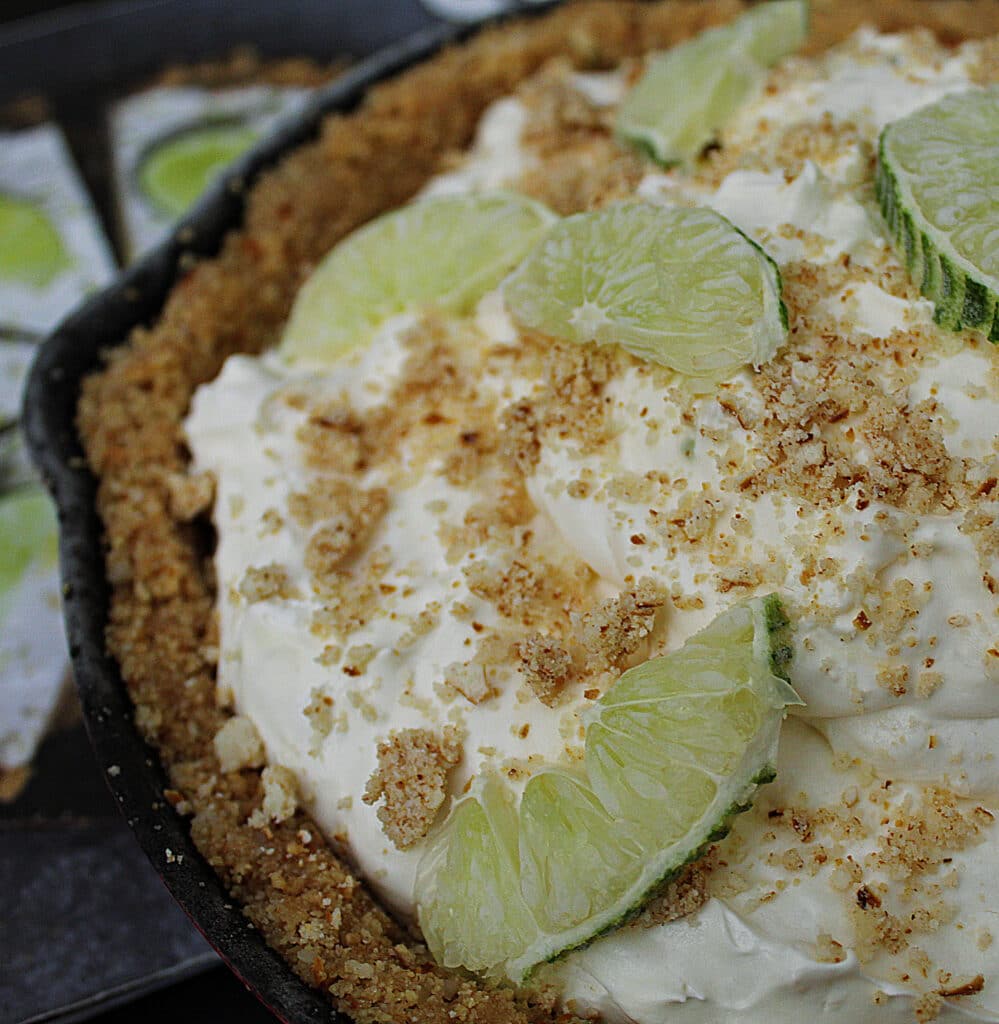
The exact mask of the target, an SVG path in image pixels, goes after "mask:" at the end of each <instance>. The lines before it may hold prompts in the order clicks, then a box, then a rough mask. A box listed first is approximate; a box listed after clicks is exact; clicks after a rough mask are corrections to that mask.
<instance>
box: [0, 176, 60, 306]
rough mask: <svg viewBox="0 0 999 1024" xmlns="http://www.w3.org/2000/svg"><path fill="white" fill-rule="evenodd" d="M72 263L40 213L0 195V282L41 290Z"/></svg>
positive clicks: (55, 231)
mask: <svg viewBox="0 0 999 1024" xmlns="http://www.w3.org/2000/svg"><path fill="white" fill-rule="evenodd" d="M71 265H72V261H71V260H70V258H69V255H68V254H67V252H66V248H65V246H64V245H63V242H62V238H61V237H60V236H59V232H58V231H57V230H56V228H55V225H54V224H53V223H52V221H51V220H50V219H49V217H48V215H47V214H46V213H45V211H44V210H41V209H39V207H38V206H36V205H35V204H34V203H31V202H28V201H27V200H24V199H15V198H14V197H13V196H5V195H0V278H3V279H5V280H9V281H20V282H22V283H24V284H28V285H31V286H32V287H35V288H44V287H45V285H47V284H49V283H50V282H51V281H52V280H54V279H55V278H56V277H57V276H58V275H59V274H60V273H61V272H62V271H64V270H67V269H68V268H69V267H70V266H71Z"/></svg>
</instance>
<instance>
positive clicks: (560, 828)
mask: <svg viewBox="0 0 999 1024" xmlns="http://www.w3.org/2000/svg"><path fill="white" fill-rule="evenodd" d="M787 628H788V621H787V619H786V617H785V615H784V612H783V609H782V607H781V604H780V601H779V600H778V598H777V597H776V596H774V595H771V596H769V597H764V598H755V599H752V600H749V601H746V602H743V603H741V604H738V605H736V606H734V607H733V608H731V609H729V610H728V611H726V612H724V613H722V614H721V615H719V616H718V617H717V618H716V619H715V621H714V622H713V623H711V624H710V625H709V626H708V627H707V628H705V629H704V630H702V631H701V632H700V633H698V634H696V635H695V636H693V637H691V638H690V639H689V640H688V641H687V643H686V644H685V645H684V646H683V647H682V648H680V649H679V650H677V651H674V652H672V653H671V654H667V655H665V656H663V657H660V658H655V659H652V660H650V661H647V662H645V663H644V664H642V665H639V666H637V667H636V668H633V669H630V670H629V671H628V672H625V673H624V675H622V676H621V678H620V679H619V680H618V682H617V683H616V684H615V685H614V686H613V687H611V689H610V690H608V692H607V693H606V694H604V696H603V697H602V698H601V699H600V700H599V701H598V702H597V703H596V705H595V706H594V707H593V708H592V709H591V711H590V713H589V714H588V716H587V719H586V739H585V754H584V761H583V765H582V766H581V767H577V768H572V767H565V768H556V767H552V768H549V769H545V770H542V771H540V772H539V773H537V774H536V775H534V776H533V777H532V778H531V779H530V780H529V782H528V783H527V786H526V788H525V790H524V792H523V795H522V797H521V799H520V802H519V806H518V804H517V801H516V799H515V797H514V794H513V792H512V791H511V790H510V788H509V787H508V786H507V784H506V782H505V781H504V780H503V779H502V778H501V777H498V776H489V777H487V778H483V779H479V780H477V781H476V783H474V784H473V788H472V791H471V793H470V795H469V796H467V797H465V798H463V799H462V800H460V801H458V802H457V803H456V804H455V805H454V807H453V808H452V810H451V813H450V814H449V816H448V817H447V819H446V820H445V821H444V823H443V824H442V825H441V826H439V827H438V828H437V829H436V831H435V832H434V833H433V834H432V835H431V836H430V837H429V839H428V845H427V849H426V852H425V853H424V856H423V858H422V860H421V863H420V866H419V870H418V874H417V883H416V899H417V906H418V914H419V921H420V926H421V928H422V929H423V933H424V936H425V937H426V940H427V943H428V945H429V946H430V949H431V951H432V952H433V954H434V956H435V958H436V959H437V960H438V962H440V963H442V964H444V965H445V966H447V967H459V966H460V967H466V968H468V969H469V970H473V971H480V972H484V973H486V974H490V975H503V976H506V977H508V978H510V979H511V980H513V981H515V982H520V981H522V980H523V979H524V978H525V976H526V975H527V974H528V973H530V971H531V970H532V969H533V968H534V967H536V966H537V965H538V964H539V963H542V962H544V961H547V960H551V959H553V958H555V957H557V956H559V955H560V954H562V953H564V952H567V951H568V950H571V949H573V948H576V947H578V946H581V945H584V944H586V943H587V942H590V941H591V940H592V939H594V938H596V937H597V936H598V935H600V934H601V933H602V932H605V931H607V930H609V929H611V928H614V927H616V926H617V925H619V924H620V923H622V922H623V921H625V920H627V919H628V918H629V917H630V916H632V915H633V914H634V913H636V912H637V911H638V910H640V909H641V907H642V906H643V905H644V903H645V902H646V901H647V900H648V899H649V898H650V896H652V895H653V894H654V893H655V892H656V891H657V890H658V888H659V887H660V886H661V885H663V884H664V883H665V882H668V881H669V880H670V879H671V878H673V877H675V876H676V874H677V873H678V872H679V871H680V870H681V869H682V868H683V867H684V866H685V865H686V864H687V863H689V862H690V861H691V860H693V859H695V858H696V857H698V856H699V855H700V854H701V853H702V852H703V851H704V850H705V848H706V847H707V846H708V845H709V844H710V843H712V842H714V841H716V840H718V839H720V838H721V837H722V836H724V835H725V833H726V832H727V830H728V827H729V822H730V820H731V818H732V817H733V815H735V814H737V813H738V812H740V811H743V810H745V809H747V808H748V806H749V805H750V803H751V801H752V799H753V795H754V794H755V792H756V790H757V788H758V786H760V785H761V784H763V783H765V782H768V781H770V780H771V779H772V778H773V777H774V774H775V765H776V755H777V740H778V737H779V733H780V725H781V722H782V721H783V719H784V716H785V713H786V709H787V707H788V706H790V705H793V704H800V700H799V699H798V697H797V695H796V694H795V692H794V690H793V689H792V688H791V686H790V684H789V683H788V681H787V675H786V670H787V665H788V662H789V661H790V657H791V648H790V646H789V641H788V633H787Z"/></svg>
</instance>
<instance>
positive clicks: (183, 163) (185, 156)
mask: <svg viewBox="0 0 999 1024" xmlns="http://www.w3.org/2000/svg"><path fill="white" fill-rule="evenodd" d="M258 138H259V133H258V132H256V131H255V130H254V129H253V128H249V127H247V126H246V125H238V124H237V125H233V124H228V125H205V126H204V127H199V128H190V129H188V130H187V131H185V132H182V133H181V134H178V135H174V136H172V137H171V138H169V139H166V140H165V141H163V142H160V143H159V144H157V145H156V146H155V147H153V149H152V150H151V151H150V152H149V153H148V155H147V156H146V157H145V159H144V160H143V161H142V165H141V167H140V168H139V184H140V185H141V187H142V190H143V191H144V192H145V193H146V195H147V196H148V197H149V198H150V199H151V200H152V201H153V203H155V204H156V206H158V207H159V208H160V210H162V212H163V213H165V214H166V215H167V216H169V217H180V216H181V215H182V214H184V213H186V212H187V211H188V210H189V209H190V208H191V206H192V205H193V204H194V202H195V201H196V200H197V199H198V197H199V196H200V195H201V194H202V192H204V191H205V189H206V188H207V187H208V186H209V185H210V184H211V183H212V181H213V180H214V179H215V177H216V176H217V175H218V174H219V172H220V171H222V170H224V169H225V168H226V167H228V166H229V164H231V163H232V162H233V160H235V159H236V158H237V157H238V156H241V155H242V154H243V153H245V152H246V150H248V149H249V148H250V147H251V146H252V145H253V144H254V143H255V142H256V141H257V139H258Z"/></svg>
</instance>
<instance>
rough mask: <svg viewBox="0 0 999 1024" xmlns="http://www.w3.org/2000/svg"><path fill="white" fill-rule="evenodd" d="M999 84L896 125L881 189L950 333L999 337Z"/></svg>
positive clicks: (949, 99)
mask: <svg viewBox="0 0 999 1024" xmlns="http://www.w3.org/2000/svg"><path fill="white" fill-rule="evenodd" d="M997 136H999V86H992V87H991V88H988V89H973V90H969V91H967V92H962V93H952V94H949V95H947V96H945V97H944V98H943V99H941V100H938V101H937V102H936V103H932V104H929V105H928V106H925V107H922V108H921V109H919V110H917V111H915V112H914V113H912V114H910V115H908V116H907V117H903V118H900V119H899V120H898V121H893V122H891V123H890V124H888V125H887V126H886V127H885V128H884V129H883V131H882V132H881V138H880V140H879V144H878V169H877V175H876V178H875V189H876V192H877V197H878V201H879V203H880V205H881V212H882V213H883V215H884V218H885V220H886V222H887V224H888V228H889V230H890V232H891V235H892V238H893V239H894V242H895V247H896V249H897V250H898V252H899V255H900V256H901V258H902V260H903V261H904V263H905V265H906V268H907V270H908V272H909V275H910V277H911V278H912V280H913V282H914V283H915V284H916V285H917V286H918V287H919V289H920V291H921V292H922V294H923V295H925V296H926V297H927V298H929V299H931V300H932V302H933V304H934V319H935V320H936V322H937V323H938V324H940V325H941V326H942V327H946V328H948V329H950V330H955V331H957V330H961V329H963V328H969V327H970V328H975V329H977V330H980V331H982V332H983V333H984V334H985V335H986V336H987V337H988V339H989V340H990V341H992V342H999V255H997V252H999V249H997V246H996V241H995V240H996V235H997V232H999V198H997V197H999V166H997V160H996V138H997Z"/></svg>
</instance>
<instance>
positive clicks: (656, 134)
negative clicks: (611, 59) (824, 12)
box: [617, 0, 808, 165]
mask: <svg viewBox="0 0 999 1024" xmlns="http://www.w3.org/2000/svg"><path fill="white" fill-rule="evenodd" d="M807 32H808V4H807V2H806V0H777V2H775V3H764V4H760V5H759V6H757V7H754V8H753V9H752V10H750V11H747V12H746V13H745V14H743V15H742V16H741V17H739V18H737V19H736V20H735V21H733V22H731V23H730V24H728V25H723V26H721V27H720V28H714V29H709V30H708V31H706V32H702V33H701V34H700V35H698V36H695V37H694V38H693V39H691V40H689V41H687V42H685V43H681V44H680V45H679V46H675V47H673V49H671V50H668V51H666V52H665V53H663V54H660V55H658V56H656V57H653V58H651V59H650V60H649V63H648V66H647V68H646V70H645V74H644V75H642V77H641V78H640V79H639V81H638V83H637V84H636V85H635V86H634V88H633V89H632V90H631V91H630V92H629V93H628V95H627V96H626V97H625V98H624V101H623V102H622V103H621V106H620V108H619V110H618V116H617V131H618V134H619V135H620V136H621V137H622V138H623V139H625V140H627V141H628V142H631V143H632V144H634V145H636V146H638V147H640V148H641V149H644V150H645V151H647V152H648V153H649V155H650V156H652V157H653V158H654V159H656V160H658V161H659V162H660V163H662V164H667V165H669V164H675V163H684V162H687V161H690V160H693V159H695V158H696V157H697V156H699V155H700V153H701V152H702V151H703V149H704V147H705V146H706V145H707V144H708V143H710V142H712V141H713V140H714V139H716V138H717V136H718V133H719V132H720V130H721V129H723V128H724V127H725V126H726V125H727V124H728V122H729V121H730V120H731V118H732V115H733V114H735V113H736V112H737V111H738V109H739V107H740V106H742V105H743V104H744V103H746V102H747V101H748V100H750V99H751V98H752V97H753V96H754V95H755V94H756V93H757V92H758V90H759V89H760V87H761V85H762V83H763V80H764V79H765V77H766V69H767V68H768V67H770V66H771V65H772V64H775V63H776V62H777V61H778V60H780V59H781V58H782V57H785V56H787V55H788V54H789V53H793V52H794V51H795V50H796V49H797V48H798V47H799V46H800V45H801V43H802V42H803V41H804V39H805V36H806V35H807Z"/></svg>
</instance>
